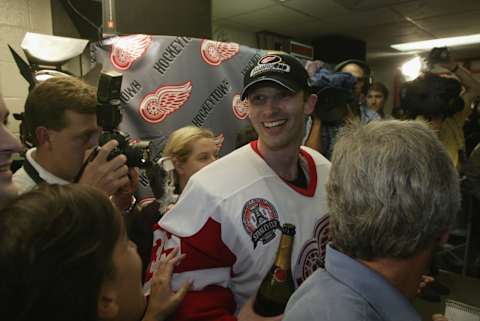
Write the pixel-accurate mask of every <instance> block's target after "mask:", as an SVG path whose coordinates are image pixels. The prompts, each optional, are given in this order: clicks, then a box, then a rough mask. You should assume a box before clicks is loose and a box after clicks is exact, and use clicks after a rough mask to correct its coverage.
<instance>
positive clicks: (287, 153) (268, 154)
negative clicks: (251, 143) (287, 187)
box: [257, 140, 300, 181]
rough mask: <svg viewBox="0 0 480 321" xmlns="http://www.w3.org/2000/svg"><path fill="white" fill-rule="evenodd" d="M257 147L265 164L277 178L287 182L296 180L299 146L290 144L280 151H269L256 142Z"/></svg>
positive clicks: (263, 145) (259, 141)
mask: <svg viewBox="0 0 480 321" xmlns="http://www.w3.org/2000/svg"><path fill="white" fill-rule="evenodd" d="M257 147H258V151H259V152H260V154H261V155H262V157H263V159H264V160H265V162H266V163H267V164H268V166H270V167H271V168H272V169H273V171H274V172H275V173H277V175H278V176H280V177H282V178H283V179H285V180H287V181H293V180H295V179H296V178H297V175H298V158H299V156H298V155H299V150H300V144H298V145H294V144H292V145H291V146H287V147H286V148H282V149H281V150H271V149H270V148H268V147H267V146H265V144H263V143H262V141H261V140H258V145H257Z"/></svg>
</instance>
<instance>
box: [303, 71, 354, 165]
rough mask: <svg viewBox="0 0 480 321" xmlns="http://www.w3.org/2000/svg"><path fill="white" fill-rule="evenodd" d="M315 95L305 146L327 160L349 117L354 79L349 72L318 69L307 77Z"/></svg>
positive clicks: (352, 99)
mask: <svg viewBox="0 0 480 321" xmlns="http://www.w3.org/2000/svg"><path fill="white" fill-rule="evenodd" d="M310 79H311V81H312V87H313V90H314V92H315V93H316V94H317V95H318V100H317V104H316V105H315V110H314V112H313V114H312V116H311V117H312V126H311V130H310V133H309V135H308V138H307V140H306V142H305V145H306V146H308V147H311V148H313V149H315V150H317V151H319V152H320V153H322V155H323V156H325V157H326V158H327V159H330V156H331V155H332V151H333V146H334V144H335V140H336V136H337V132H338V131H339V130H340V128H342V127H343V125H344V123H345V121H346V120H347V119H351V118H353V112H352V104H355V99H354V95H355V93H354V88H355V85H356V79H355V77H354V76H352V75H351V74H350V73H346V72H331V71H329V70H328V69H326V68H321V69H320V70H318V71H317V72H316V73H315V74H313V75H312V76H311V77H310Z"/></svg>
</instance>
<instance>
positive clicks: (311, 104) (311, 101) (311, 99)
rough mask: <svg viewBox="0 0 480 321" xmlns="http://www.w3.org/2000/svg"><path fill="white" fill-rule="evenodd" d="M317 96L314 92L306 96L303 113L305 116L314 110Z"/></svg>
mask: <svg viewBox="0 0 480 321" xmlns="http://www.w3.org/2000/svg"><path fill="white" fill-rule="evenodd" d="M317 99H318V96H317V95H316V94H311V95H310V96H308V98H307V101H305V107H304V113H305V115H306V116H308V115H311V114H312V113H313V111H314V110H315V105H316V104H317Z"/></svg>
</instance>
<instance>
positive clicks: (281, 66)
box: [250, 55, 290, 77]
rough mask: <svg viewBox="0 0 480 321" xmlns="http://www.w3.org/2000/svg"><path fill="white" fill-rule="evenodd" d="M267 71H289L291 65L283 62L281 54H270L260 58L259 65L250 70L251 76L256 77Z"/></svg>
mask: <svg viewBox="0 0 480 321" xmlns="http://www.w3.org/2000/svg"><path fill="white" fill-rule="evenodd" d="M267 72H273V73H289V72H290V65H288V64H286V63H284V62H282V58H281V57H279V56H275V55H268V56H265V57H263V58H262V59H260V61H259V62H258V64H257V66H255V67H254V68H253V69H252V71H250V77H256V76H258V75H260V74H263V73H267Z"/></svg>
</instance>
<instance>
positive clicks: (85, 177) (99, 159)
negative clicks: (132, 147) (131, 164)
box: [78, 140, 129, 196]
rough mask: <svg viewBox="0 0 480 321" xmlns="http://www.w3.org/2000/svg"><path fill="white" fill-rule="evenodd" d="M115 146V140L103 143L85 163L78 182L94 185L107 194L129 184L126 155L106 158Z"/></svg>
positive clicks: (109, 194)
mask: <svg viewBox="0 0 480 321" xmlns="http://www.w3.org/2000/svg"><path fill="white" fill-rule="evenodd" d="M117 146H118V142H117V141H116V140H111V141H109V142H108V143H106V144H105V145H103V146H102V147H101V148H100V150H99V152H98V154H97V156H95V158H94V159H93V160H92V161H91V162H90V163H88V164H87V166H86V167H85V170H84V172H83V174H82V177H80V180H79V181H78V182H79V183H80V184H87V185H91V186H94V187H96V188H98V189H99V190H101V191H103V192H105V194H107V196H111V195H113V194H114V193H115V192H116V191H117V190H118V189H119V188H121V187H123V186H126V185H127V184H129V178H128V167H127V165H126V162H127V157H126V156H125V155H118V156H116V157H115V158H113V159H112V160H110V161H109V160H107V157H108V155H109V154H110V152H111V151H112V150H113V149H114V148H115V147H117Z"/></svg>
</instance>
